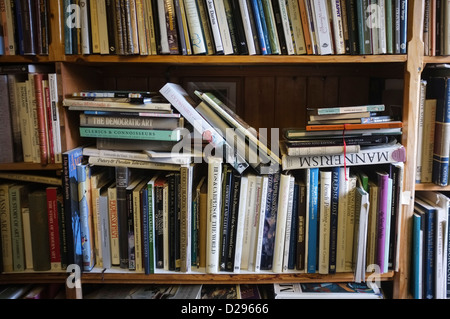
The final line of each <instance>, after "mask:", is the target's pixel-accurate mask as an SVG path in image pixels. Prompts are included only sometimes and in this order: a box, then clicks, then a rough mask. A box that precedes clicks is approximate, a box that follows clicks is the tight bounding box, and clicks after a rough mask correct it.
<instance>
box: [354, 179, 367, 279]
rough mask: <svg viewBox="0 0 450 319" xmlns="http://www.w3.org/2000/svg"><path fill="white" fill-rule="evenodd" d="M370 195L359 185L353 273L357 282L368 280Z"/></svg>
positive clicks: (356, 204) (356, 198)
mask: <svg viewBox="0 0 450 319" xmlns="http://www.w3.org/2000/svg"><path fill="white" fill-rule="evenodd" d="M369 208H370V202H369V194H368V193H367V192H366V191H365V190H364V189H363V188H362V187H361V185H358V186H357V187H356V193H355V234H354V244H353V246H354V247H353V269H354V270H353V271H354V275H355V282H356V283H361V282H365V280H366V256H367V255H366V252H367V249H366V247H367V225H368V217H369Z"/></svg>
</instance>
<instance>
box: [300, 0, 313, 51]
mask: <svg viewBox="0 0 450 319" xmlns="http://www.w3.org/2000/svg"><path fill="white" fill-rule="evenodd" d="M307 1H308V0H301V1H299V2H298V5H299V10H300V20H301V23H302V27H303V35H304V37H305V45H306V53H307V54H313V52H314V51H313V40H312V39H311V29H310V27H309V20H308V19H309V14H308V8H307V4H306V2H307Z"/></svg>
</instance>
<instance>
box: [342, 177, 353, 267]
mask: <svg viewBox="0 0 450 319" xmlns="http://www.w3.org/2000/svg"><path fill="white" fill-rule="evenodd" d="M348 179H349V184H348V187H349V188H348V197H347V211H346V213H347V219H346V220H347V230H346V234H345V261H344V262H345V264H344V267H345V271H347V272H349V271H352V267H353V251H354V243H353V242H354V238H355V199H356V176H355V175H353V174H350V176H349V177H348Z"/></svg>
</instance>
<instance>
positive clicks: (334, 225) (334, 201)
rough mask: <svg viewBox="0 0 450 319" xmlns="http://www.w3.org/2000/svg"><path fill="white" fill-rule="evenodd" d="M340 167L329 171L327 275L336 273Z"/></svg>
mask: <svg viewBox="0 0 450 319" xmlns="http://www.w3.org/2000/svg"><path fill="white" fill-rule="evenodd" d="M340 171H341V169H340V167H333V168H332V169H331V203H330V205H331V207H330V254H329V257H328V258H329V268H328V273H330V274H335V273H336V253H337V232H338V213H339V184H340Z"/></svg>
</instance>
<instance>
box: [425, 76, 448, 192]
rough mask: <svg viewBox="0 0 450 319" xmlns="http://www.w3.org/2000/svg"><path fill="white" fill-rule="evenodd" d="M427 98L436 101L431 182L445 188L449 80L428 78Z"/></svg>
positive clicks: (446, 182)
mask: <svg viewBox="0 0 450 319" xmlns="http://www.w3.org/2000/svg"><path fill="white" fill-rule="evenodd" d="M427 98H430V99H436V100H437V105H436V121H435V135H434V151H433V175H432V181H433V183H435V184H437V185H440V186H446V185H448V168H449V154H450V142H449V141H450V78H449V77H433V76H432V77H430V79H429V80H428V86H427Z"/></svg>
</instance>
